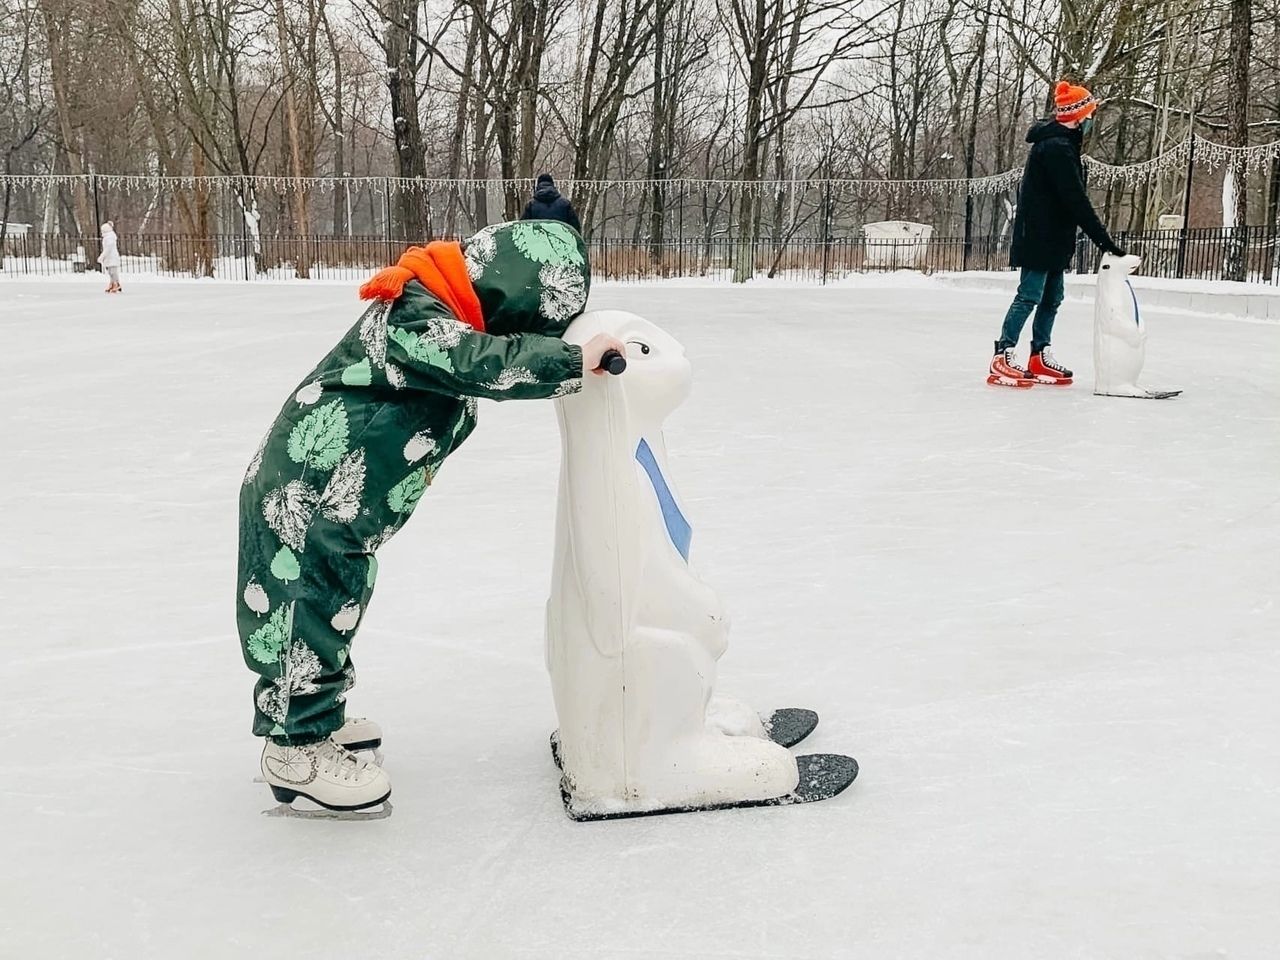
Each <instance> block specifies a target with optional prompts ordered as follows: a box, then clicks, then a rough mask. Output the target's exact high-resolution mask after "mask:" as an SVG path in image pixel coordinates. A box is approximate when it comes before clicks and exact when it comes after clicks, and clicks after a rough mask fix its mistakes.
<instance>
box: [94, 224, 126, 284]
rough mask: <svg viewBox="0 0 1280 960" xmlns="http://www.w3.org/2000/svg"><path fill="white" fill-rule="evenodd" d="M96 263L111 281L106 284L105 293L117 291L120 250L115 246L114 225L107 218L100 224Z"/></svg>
mask: <svg viewBox="0 0 1280 960" xmlns="http://www.w3.org/2000/svg"><path fill="white" fill-rule="evenodd" d="M98 263H99V264H100V265H101V266H102V269H103V270H105V271H106V272H107V276H109V277H110V278H111V282H110V283H109V284H107V291H106V292H107V293H119V292H120V291H121V289H122V288H121V286H120V250H119V248H118V247H117V246H116V225H115V224H114V223H112V222H111V221H110V220H108V221H107V222H106V223H104V224H103V225H102V252H101V253H100V254H98Z"/></svg>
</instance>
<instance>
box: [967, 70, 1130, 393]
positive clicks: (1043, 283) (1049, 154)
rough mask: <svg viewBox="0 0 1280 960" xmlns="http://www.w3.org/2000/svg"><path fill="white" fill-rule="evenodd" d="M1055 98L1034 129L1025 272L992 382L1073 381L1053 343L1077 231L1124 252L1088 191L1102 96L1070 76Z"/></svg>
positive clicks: (1025, 210)
mask: <svg viewBox="0 0 1280 960" xmlns="http://www.w3.org/2000/svg"><path fill="white" fill-rule="evenodd" d="M1054 102H1055V106H1056V109H1055V111H1054V117H1053V119H1051V120H1042V121H1040V122H1038V123H1037V124H1035V126H1033V127H1032V128H1031V129H1030V130H1029V131H1027V142H1028V143H1030V144H1031V151H1030V153H1029V154H1028V155H1027V165H1026V168H1025V170H1024V171H1023V173H1022V185H1021V186H1020V187H1019V189H1018V212H1017V214H1016V215H1015V216H1014V220H1013V245H1012V248H1011V250H1010V263H1011V265H1012V266H1015V267H1020V268H1021V269H1022V276H1021V279H1020V281H1019V283H1018V292H1017V294H1016V295H1015V296H1014V298H1013V303H1012V305H1011V306H1010V307H1009V311H1008V313H1006V314H1005V318H1004V324H1003V327H1002V328H1001V331H1000V339H999V340H997V341H996V344H995V356H994V357H993V358H992V360H991V366H990V369H989V372H988V376H987V382H988V383H999V384H1002V385H1005V386H1030V385H1031V384H1032V383H1035V382H1039V383H1055V384H1064V385H1065V384H1069V383H1070V382H1071V371H1070V370H1068V369H1067V368H1066V367H1063V366H1062V365H1061V364H1059V363H1058V362H1057V361H1056V360H1054V358H1053V355H1052V353H1051V352H1050V350H1049V340H1050V338H1051V336H1052V334H1053V321H1054V319H1055V318H1056V317H1057V314H1058V307H1059V306H1060V305H1061V303H1062V297H1063V291H1064V284H1063V274H1064V273H1065V272H1066V270H1067V268H1068V267H1069V266H1070V265H1071V258H1072V256H1073V255H1074V253H1075V245H1076V231H1077V229H1080V230H1083V231H1084V232H1085V234H1086V235H1087V236H1088V237H1089V239H1090V240H1092V241H1093V242H1094V243H1096V244H1097V245H1098V246H1099V247H1101V248H1102V250H1103V251H1104V252H1106V253H1112V254H1116V255H1118V256H1123V255H1124V251H1123V250H1121V249H1120V248H1119V247H1118V246H1116V243H1115V241H1114V240H1112V239H1111V235H1110V234H1108V233H1107V228H1106V227H1104V226H1103V225H1102V221H1101V220H1099V219H1098V215H1097V214H1096V213H1095V212H1094V210H1093V205H1092V204H1091V203H1090V202H1089V194H1088V192H1087V191H1086V189H1085V183H1084V167H1083V164H1082V161H1081V159H1080V146H1081V143H1082V141H1083V140H1084V133H1085V130H1086V129H1087V127H1088V126H1089V125H1091V124H1092V122H1093V113H1094V111H1095V110H1096V109H1097V108H1098V101H1097V100H1095V99H1094V97H1093V95H1092V94H1091V93H1089V91H1088V90H1086V89H1085V88H1084V87H1075V86H1072V85H1070V84H1068V83H1066V82H1065V81H1064V82H1061V83H1059V84H1058V86H1057V88H1056V89H1055V90H1054ZM1033 310H1034V311H1035V321H1034V322H1033V323H1032V326H1031V359H1030V360H1029V361H1028V363H1027V366H1026V367H1025V368H1024V367H1021V366H1019V365H1018V364H1017V362H1016V361H1015V360H1014V348H1015V347H1016V346H1017V345H1018V338H1019V336H1021V334H1022V328H1023V326H1025V325H1026V322H1027V317H1029V316H1030V315H1031V312H1032V311H1033Z"/></svg>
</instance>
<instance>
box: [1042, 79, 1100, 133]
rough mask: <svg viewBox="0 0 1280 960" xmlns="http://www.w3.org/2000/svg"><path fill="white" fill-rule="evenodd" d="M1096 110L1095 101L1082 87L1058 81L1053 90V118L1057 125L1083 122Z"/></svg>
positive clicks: (1096, 103) (1096, 102) (1096, 104)
mask: <svg viewBox="0 0 1280 960" xmlns="http://www.w3.org/2000/svg"><path fill="white" fill-rule="evenodd" d="M1097 109H1098V101H1097V99H1096V98H1095V97H1094V95H1093V94H1092V93H1090V92H1089V91H1088V90H1086V89H1085V88H1084V87H1074V86H1072V85H1071V84H1069V83H1067V81H1065V80H1059V81H1058V85H1057V86H1056V87H1054V88H1053V117H1054V119H1055V120H1057V121H1058V122H1059V123H1073V122H1075V121H1077V120H1083V119H1084V118H1085V117H1088V116H1092V115H1093V111H1095V110H1097Z"/></svg>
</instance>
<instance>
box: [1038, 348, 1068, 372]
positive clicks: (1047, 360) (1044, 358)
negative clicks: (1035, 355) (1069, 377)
mask: <svg viewBox="0 0 1280 960" xmlns="http://www.w3.org/2000/svg"><path fill="white" fill-rule="evenodd" d="M1040 362H1041V363H1043V364H1044V365H1045V366H1046V367H1048V368H1049V369H1050V370H1058V371H1062V370H1065V369H1066V367H1064V366H1063V365H1062V364H1060V363H1059V362H1058V361H1057V360H1056V359H1054V356H1053V354H1052V353H1051V352H1050V351H1049V348H1048V347H1045V348H1044V349H1043V350H1041V351H1040Z"/></svg>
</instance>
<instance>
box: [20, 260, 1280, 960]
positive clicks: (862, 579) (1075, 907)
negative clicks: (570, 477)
mask: <svg viewBox="0 0 1280 960" xmlns="http://www.w3.org/2000/svg"><path fill="white" fill-rule="evenodd" d="M1005 305H1006V304H1005V300H1004V299H1003V298H1002V297H1001V296H1000V295H990V294H983V293H969V292H961V291H956V290H950V289H945V288H941V287H935V286H933V285H932V284H930V283H927V282H925V281H921V280H916V281H914V282H912V283H910V284H906V283H905V282H904V285H903V286H902V287H901V288H896V287H895V284H894V283H893V282H892V281H883V282H878V283H874V284H869V285H854V286H844V287H840V286H836V287H829V288H826V289H821V288H817V287H792V288H787V287H768V286H762V287H756V288H749V289H730V288H728V287H720V288H706V287H698V286H696V285H683V286H682V285H661V286H643V287H642V286H636V287H622V286H601V287H599V288H598V289H597V290H596V291H595V293H593V296H592V306H594V307H622V308H627V309H631V310H634V311H636V312H638V313H641V314H643V315H645V316H647V317H648V318H650V319H651V320H653V321H655V322H657V323H658V324H660V325H662V326H664V327H666V328H667V329H668V330H669V331H670V332H671V333H673V334H674V335H675V336H676V337H677V338H679V339H680V340H682V341H683V342H684V344H685V345H686V347H687V348H688V351H689V354H690V357H691V359H692V360H693V362H694V364H695V392H694V396H693V397H692V399H691V400H690V401H689V402H688V403H687V404H686V406H685V407H684V408H683V409H682V410H681V411H680V412H679V413H678V414H677V416H676V417H675V418H674V419H673V420H672V422H671V423H670V427H669V430H668V434H667V436H668V444H669V447H670V450H671V454H672V458H673V463H672V470H673V474H674V477H673V479H674V481H675V482H676V483H677V484H678V485H679V487H680V489H681V492H682V494H683V496H684V498H685V500H686V501H687V505H688V506H689V512H690V513H691V514H692V516H691V520H692V522H693V525H694V543H693V546H694V550H693V560H694V562H695V564H696V566H697V568H698V570H699V572H700V573H701V575H702V576H703V577H704V578H705V579H706V580H707V581H708V582H709V583H710V584H712V585H713V586H714V587H715V588H716V589H717V590H718V591H720V593H721V594H722V595H723V597H724V598H725V600H726V602H727V605H728V607H729V609H730V611H731V612H732V614H733V620H734V629H733V633H732V638H731V643H730V648H729V652H728V654H727V655H726V656H725V658H724V659H723V660H722V661H721V672H720V689H722V690H723V691H724V692H726V693H730V694H733V695H736V696H739V697H741V698H743V699H745V700H747V701H749V702H751V703H753V704H755V705H757V706H758V707H759V708H760V709H762V710H765V709H769V708H772V707H775V706H783V705H795V706H806V707H812V708H815V709H817V710H818V711H820V713H821V714H822V723H821V726H820V727H819V728H818V730H817V732H816V733H815V734H814V736H813V737H812V738H811V739H810V741H808V742H807V743H806V744H805V745H804V746H805V748H808V749H811V750H815V751H822V750H826V751H847V752H849V753H851V754H853V755H854V756H856V757H857V758H858V760H859V761H860V763H861V765H862V774H861V776H860V777H859V779H858V781H857V783H856V784H855V785H854V786H853V787H852V788H851V789H850V791H849V792H847V793H846V794H844V795H843V796H841V797H839V798H837V799H836V800H833V801H830V802H828V803H823V804H818V805H815V806H811V807H798V808H791V809H765V810H754V811H729V812H723V813H714V814H702V815H693V816H679V817H661V818H651V819H641V820H630V821H621V822H612V823H597V824H575V823H572V822H570V821H569V820H568V819H566V818H565V816H564V813H563V811H562V807H561V803H560V799H559V796H558V793H557V774H556V771H555V769H554V767H553V766H552V764H551V760H550V757H549V755H548V750H547V734H548V733H549V732H550V730H551V729H552V727H553V726H554V712H553V709H552V704H551V696H550V689H549V683H548V681H547V678H546V674H545V671H544V669H543V664H542V604H543V602H544V600H545V597H546V592H547V588H548V582H549V576H550V574H549V566H550V557H551V535H552V523H553V510H554V500H555V497H554V494H555V484H556V477H557V463H558V457H559V449H558V437H557V431H556V426H555V417H554V414H553V410H552V405H551V404H550V403H546V402H526V403H508V404H504V405H502V406H497V405H493V404H484V405H483V406H482V410H481V417H480V429H479V430H478V431H477V433H476V435H475V436H474V437H473V438H472V439H471V440H470V441H469V442H468V443H467V445H466V446H465V447H464V448H463V450H462V451H460V452H459V454H458V455H456V456H455V457H453V458H452V459H451V460H450V462H449V463H448V464H447V465H446V467H445V469H444V470H443V472H442V473H441V475H440V477H439V479H438V481H437V483H436V485H435V486H434V488H433V489H432V490H431V491H430V492H429V493H428V495H427V497H426V498H425V500H424V502H423V504H422V506H421V507H420V508H419V510H418V515H417V516H416V517H415V518H414V520H413V521H412V522H411V523H410V524H409V525H408V527H407V528H406V529H405V530H404V531H403V532H402V533H401V534H400V535H399V536H398V537H397V538H396V539H395V540H394V541H392V542H391V543H390V544H389V545H387V546H386V547H385V548H383V550H382V551H381V552H380V554H379V557H380V560H381V561H382V563H381V570H382V574H381V576H380V578H379V585H378V594H377V597H376V598H375V599H374V601H373V604H372V606H371V608H370V610H369V614H368V618H367V620H366V625H365V627H364V628H363V630H362V633H361V636H360V638H359V640H358V641H357V643H356V647H355V656H354V660H355V661H356V663H357V664H358V666H359V671H360V683H359V685H358V686H357V688H356V690H355V691H354V692H353V693H352V695H351V701H350V703H351V711H352V713H353V714H368V715H371V716H373V717H375V718H376V719H377V720H379V721H380V722H381V723H382V724H383V725H384V727H385V728H386V732H387V738H388V739H387V744H386V764H387V768H388V770H389V771H390V772H391V774H392V777H393V779H394V783H395V796H394V800H395V802H396V812H395V815H394V816H393V817H392V818H391V819H389V820H385V821H382V822H377V823H366V824H348V823H324V822H296V821H280V820H272V819H268V818H265V817H263V816H261V815H260V811H261V810H263V809H265V808H266V807H268V806H270V805H272V801H271V797H270V795H269V793H268V792H267V790H266V788H265V787H264V786H262V785H261V784H255V783H253V782H252V778H253V777H254V776H255V774H256V771H257V758H258V752H259V745H258V742H257V741H255V740H254V739H253V738H252V737H251V736H250V734H249V722H250V718H251V710H250V708H251V682H252V679H253V678H252V677H251V675H250V674H249V673H248V672H247V671H246V670H245V668H244V666H243V664H242V662H241V659H240V652H239V648H238V645H237V640H236V637H235V633H234V620H233V611H234V607H233V603H234V601H235V543H236V497H237V493H238V490H239V486H240V480H241V476H242V474H243V472H244V468H245V465H246V463H247V462H248V460H249V458H250V456H251V455H252V454H253V451H254V448H255V446H256V445H257V443H258V440H259V438H260V437H261V435H262V433H263V432H264V430H265V428H266V426H267V424H268V423H269V422H270V420H271V419H272V417H273V416H274V415H275V413H276V412H277V410H278V409H279V407H280V404H281V403H282V402H283V401H284V399H285V398H286V397H288V396H289V395H290V394H291V393H292V391H293V389H294V388H295V386H296V385H297V383H298V382H299V381H300V380H301V379H302V377H303V376H304V375H305V374H306V373H307V371H308V370H309V369H310V368H311V367H312V366H313V364H314V363H315V362H316V361H317V360H318V359H319V358H320V357H321V356H322V355H323V354H324V353H325V352H326V351H327V350H328V348H329V347H330V346H331V344H332V343H333V342H334V341H336V339H337V338H338V337H339V336H340V334H341V333H342V332H343V331H345V330H346V329H347V328H348V327H349V326H350V325H351V324H352V323H353V322H354V320H355V318H356V316H357V315H358V312H359V305H358V304H357V302H356V299H355V291H354V284H353V285H350V286H340V285H323V286H322V285H317V286H308V285H306V284H303V283H298V284H292V285H284V284H281V285H268V284H263V285H248V284H218V283H208V284H198V283H191V282H189V283H148V284H129V285H127V286H126V293H125V294H124V295H123V296H120V297H112V298H107V297H105V296H104V295H103V294H102V293H101V291H100V285H99V284H97V283H94V282H92V280H89V281H85V282H83V283H71V282H59V283H48V284H39V283H34V282H20V281H13V282H5V283H3V284H2V285H0V357H3V358H4V361H5V363H4V376H3V378H0V397H3V404H4V416H3V420H2V421H0V422H2V423H3V437H2V441H3V443H2V449H3V464H4V465H3V468H2V470H0V509H2V510H3V515H4V518H5V522H4V533H3V544H4V546H3V550H2V551H0V610H3V612H4V622H5V627H6V629H5V631H4V634H3V640H0V658H2V662H3V670H2V675H3V678H4V697H3V701H2V703H0V721H2V722H0V825H2V829H0V905H2V906H0V956H4V957H14V958H18V957H21V958H24V960H30V958H59V960H62V958H77V960H80V958H84V960H90V958H92V960H106V958H119V960H133V958H144V957H145V958H151V957H155V958H174V957H182V958H204V957H213V958H222V957H228V958H230V957H234V958H245V957H279V958H288V960H293V958H331V957H332V958H343V960H364V958H371V957H379V958H410V957H412V958H441V960H454V958H477V960H502V958H514V960H543V958H546V960H552V958H554V960H605V958H653V960H705V958H739V957H741V958H778V960H800V958H806V960H807V958H837V957H838V958H872V960H878V958H884V960H933V958H945V960H950V958H963V960H968V958H973V960H993V958H1000V960H1003V958H1009V960H1040V958H1045V960H1064V958H1080V960H1111V958H1115V960H1148V958H1151V960H1154V958H1185V960H1208V958H1220V957H1221V958H1232V960H1272V958H1275V957H1276V956H1277V955H1280V815H1278V813H1277V811H1278V810H1280V737H1278V733H1280V609H1278V608H1277V598H1278V595H1280V562H1278V561H1280V482H1278V480H1280V429H1278V420H1280V326H1277V325H1266V324H1258V323H1245V322H1237V321H1232V320H1226V319H1222V318H1214V319H1209V318H1205V317H1196V316H1190V315H1170V314H1161V313H1156V312H1149V315H1148V323H1149V329H1150V339H1149V341H1148V345H1147V368H1146V373H1145V376H1144V382H1145V384H1146V385H1147V386H1151V387H1182V388H1184V389H1185V390H1186V393H1185V394H1184V395H1183V396H1181V397H1178V398H1177V399H1174V400H1170V401H1165V402H1153V401H1139V400H1121V399H1103V398H1095V397H1093V396H1092V395H1091V392H1090V391H1091V385H1092V359H1091V342H1092V331H1091V321H1092V308H1091V306H1090V305H1089V304H1085V303H1078V302H1075V303H1068V304H1066V305H1065V306H1064V308H1063V312H1062V315H1061V317H1060V319H1059V326H1058V331H1057V335H1056V337H1055V341H1056V342H1055V347H1056V350H1057V354H1058V356H1059V358H1060V359H1062V360H1063V361H1064V362H1066V363H1067V364H1068V365H1069V366H1073V367H1074V368H1075V369H1076V371H1077V384H1076V385H1075V386H1074V387H1071V388H1069V389H1065V390H1063V389H1058V390H1055V389H1051V388H1047V387H1046V388H1036V389H1033V390H1031V391H1025V392H1023V391H1013V390H1009V389H1000V388H993V387H987V386H985V384H984V383H983V374H984V372H985V365H986V363H987V360H988V358H989V348H990V345H991V341H992V339H993V337H994V336H995V333H996V330H997V328H998V325H999V320H1000V317H1001V315H1002V314H1003V310H1004V307H1005Z"/></svg>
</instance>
